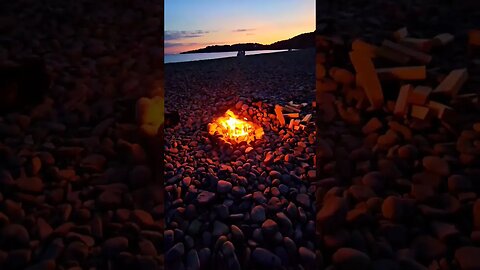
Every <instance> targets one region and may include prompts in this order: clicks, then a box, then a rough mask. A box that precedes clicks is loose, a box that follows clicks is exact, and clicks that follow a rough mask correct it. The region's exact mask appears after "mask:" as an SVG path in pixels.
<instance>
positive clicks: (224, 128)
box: [208, 110, 263, 143]
mask: <svg viewBox="0 0 480 270" xmlns="http://www.w3.org/2000/svg"><path fill="white" fill-rule="evenodd" d="M208 132H209V133H210V134H211V135H215V134H219V135H221V136H222V139H223V140H224V141H227V142H230V143H239V142H243V141H245V142H247V143H250V142H253V141H254V140H257V139H260V138H262V136H263V128H262V127H260V126H259V125H257V124H255V123H253V122H249V121H247V119H246V118H244V120H243V119H240V118H238V117H237V116H236V115H235V114H234V113H233V112H232V111H230V110H228V111H227V112H226V113H225V116H222V117H219V118H217V119H216V120H215V121H214V122H213V123H210V124H209V125H208Z"/></svg>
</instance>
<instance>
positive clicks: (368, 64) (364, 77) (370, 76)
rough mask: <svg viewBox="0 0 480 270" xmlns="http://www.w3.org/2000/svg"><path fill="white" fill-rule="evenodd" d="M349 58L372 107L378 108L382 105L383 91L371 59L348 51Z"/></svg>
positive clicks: (359, 53)
mask: <svg viewBox="0 0 480 270" xmlns="http://www.w3.org/2000/svg"><path fill="white" fill-rule="evenodd" d="M350 60H351V61H352V64H353V66H354V68H355V71H356V72H357V76H359V77H360V82H361V84H362V87H363V89H364V90H365V94H366V95H367V98H368V100H369V101H370V104H371V105H372V108H374V109H380V108H381V107H382V105H383V92H382V86H381V85H380V80H379V79H378V76H377V73H376V72H375V67H374V66H373V63H372V60H371V59H370V58H368V57H367V56H365V55H364V54H362V53H361V52H355V51H353V52H350Z"/></svg>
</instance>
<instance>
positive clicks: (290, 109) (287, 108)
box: [283, 105, 301, 113]
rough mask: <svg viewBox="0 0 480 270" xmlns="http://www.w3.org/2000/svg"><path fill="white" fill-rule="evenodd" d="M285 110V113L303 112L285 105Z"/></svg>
mask: <svg viewBox="0 0 480 270" xmlns="http://www.w3.org/2000/svg"><path fill="white" fill-rule="evenodd" d="M283 109H284V110H285V111H288V112H298V113H299V112H300V111H301V110H300V109H297V108H295V107H292V106H290V105H285V107H283Z"/></svg>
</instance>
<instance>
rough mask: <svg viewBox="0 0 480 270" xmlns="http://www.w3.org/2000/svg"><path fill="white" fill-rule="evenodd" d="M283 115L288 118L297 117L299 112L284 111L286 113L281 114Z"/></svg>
mask: <svg viewBox="0 0 480 270" xmlns="http://www.w3.org/2000/svg"><path fill="white" fill-rule="evenodd" d="M283 116H284V117H285V116H286V117H289V118H299V117H300V114H299V113H286V114H283Z"/></svg>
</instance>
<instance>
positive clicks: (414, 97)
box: [408, 85, 432, 105]
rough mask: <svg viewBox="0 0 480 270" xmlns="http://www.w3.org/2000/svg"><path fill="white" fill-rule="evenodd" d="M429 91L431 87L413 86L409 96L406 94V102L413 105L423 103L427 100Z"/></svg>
mask: <svg viewBox="0 0 480 270" xmlns="http://www.w3.org/2000/svg"><path fill="white" fill-rule="evenodd" d="M431 92H432V88H431V87H428V86H422V85H419V86H417V87H415V89H414V90H413V91H412V93H411V94H410V96H408V103H410V104H415V105H424V104H425V103H426V102H427V100H428V96H429V95H430V93H431Z"/></svg>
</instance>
